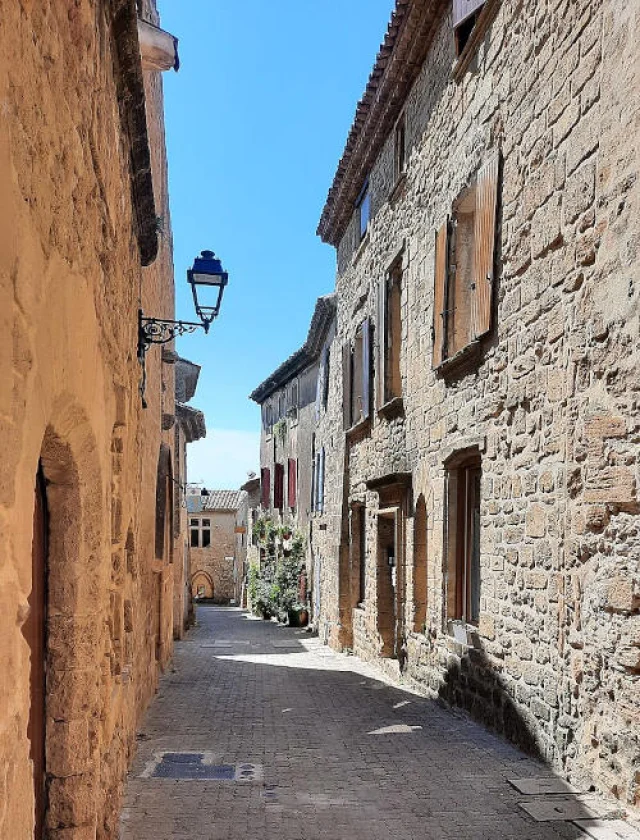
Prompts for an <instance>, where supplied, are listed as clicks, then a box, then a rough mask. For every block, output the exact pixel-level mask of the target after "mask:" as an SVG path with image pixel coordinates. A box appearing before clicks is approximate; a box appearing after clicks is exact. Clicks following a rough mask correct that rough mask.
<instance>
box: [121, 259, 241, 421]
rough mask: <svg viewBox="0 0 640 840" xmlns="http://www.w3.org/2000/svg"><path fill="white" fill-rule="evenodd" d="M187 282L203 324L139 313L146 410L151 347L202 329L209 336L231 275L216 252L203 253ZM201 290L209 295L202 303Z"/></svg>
mask: <svg viewBox="0 0 640 840" xmlns="http://www.w3.org/2000/svg"><path fill="white" fill-rule="evenodd" d="M187 280H188V281H189V284H190V286H191V291H192V293H193V303H194V306H195V309H196V315H197V316H198V318H200V323H195V322H194V321H172V320H170V319H167V318H147V317H146V316H145V314H144V312H143V311H142V309H138V361H139V362H140V364H141V365H142V380H141V382H140V396H141V398H142V407H143V408H146V407H147V403H146V400H145V398H144V393H145V389H146V384H147V371H146V364H145V357H146V354H147V351H148V350H149V348H150V347H151V345H152V344H167V342H169V341H173V339H174V338H175V337H176V336H178V335H184V334H185V333H193V332H195V331H196V330H197V329H199V328H200V327H202V328H203V329H204V331H205V333H208V332H209V327H210V326H211V324H212V322H213V320H214V319H215V318H217V317H218V315H219V313H220V304H221V303H222V294H223V292H224V288H225V286H226V285H227V283H228V282H229V275H228V273H227V272H226V271H225V270H224V269H223V267H222V263H221V262H220V260H219V259H218V258H217V257H216V255H215V254H214V253H213V251H203V252H202V254H201V255H200V256H199V257H196V258H195V260H194V261H193V266H192V267H191V268H190V269H188V271H187ZM198 289H201V294H203V297H204V296H205V295H206V297H204V301H203V302H202V303H201V302H200V301H199V300H198ZM205 290H206V292H205Z"/></svg>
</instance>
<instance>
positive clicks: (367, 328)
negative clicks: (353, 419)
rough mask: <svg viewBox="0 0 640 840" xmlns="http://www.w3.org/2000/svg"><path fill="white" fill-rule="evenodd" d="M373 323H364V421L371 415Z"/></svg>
mask: <svg viewBox="0 0 640 840" xmlns="http://www.w3.org/2000/svg"><path fill="white" fill-rule="evenodd" d="M371 361H372V359H371V321H370V320H369V318H365V319H364V321H363V322H362V419H363V420H365V419H366V418H367V417H368V416H369V415H370V414H371Z"/></svg>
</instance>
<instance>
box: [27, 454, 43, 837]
mask: <svg viewBox="0 0 640 840" xmlns="http://www.w3.org/2000/svg"><path fill="white" fill-rule="evenodd" d="M34 496H35V498H34V507H33V543H32V549H31V594H30V595H29V615H28V617H27V620H26V621H25V623H24V625H23V629H22V632H23V634H24V637H25V639H26V640H27V642H28V644H29V649H30V651H31V669H30V677H29V685H30V688H29V690H30V695H31V696H30V707H29V723H28V725H27V738H28V739H29V757H30V759H31V763H32V768H33V794H34V801H35V814H34V821H35V828H34V834H33V836H34V838H35V840H41V838H42V837H43V832H44V817H45V809H46V784H45V781H46V766H45V734H46V730H45V714H46V708H45V706H46V653H47V651H46V646H47V639H46V633H47V543H48V530H49V525H48V511H47V493H46V485H45V479H44V474H43V472H42V467H41V466H39V467H38V473H37V476H36V485H35V493H34Z"/></svg>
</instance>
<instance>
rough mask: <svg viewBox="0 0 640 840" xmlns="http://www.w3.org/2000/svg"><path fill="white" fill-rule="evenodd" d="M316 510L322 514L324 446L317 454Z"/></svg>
mask: <svg viewBox="0 0 640 840" xmlns="http://www.w3.org/2000/svg"><path fill="white" fill-rule="evenodd" d="M318 510H319V511H320V513H324V446H323V447H322V449H321V450H320V452H319V453H318Z"/></svg>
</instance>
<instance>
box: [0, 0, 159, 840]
mask: <svg viewBox="0 0 640 840" xmlns="http://www.w3.org/2000/svg"><path fill="white" fill-rule="evenodd" d="M109 14H110V7H109V4H105V3H98V2H90V0H81V2H78V3H75V4H74V5H73V8H72V9H70V8H69V4H68V3H65V2H62V1H61V0H50V2H44V3H32V2H27V0H24V2H23V1H22V0H21V2H18V3H15V2H4V0H2V2H0V42H1V43H2V45H3V49H2V51H1V55H0V321H1V329H0V336H1V337H0V344H1V347H0V365H1V367H2V374H3V375H2V377H0V427H1V428H2V436H1V439H2V462H3V466H2V471H1V473H0V534H1V535H2V536H1V539H2V551H1V552H0V554H1V557H2V559H1V560H0V613H1V614H2V616H3V619H2V632H1V637H2V644H1V647H0V658H1V664H0V667H1V671H2V673H3V674H5V675H6V674H11V681H10V683H9V682H6V681H5V683H4V685H3V688H2V689H0V754H1V755H2V762H1V764H2V770H1V771H0V836H2V837H12V838H13V837H15V838H27V837H32V836H33V813H34V799H33V778H32V768H31V763H30V759H29V741H28V738H27V726H28V720H29V708H30V694H29V691H30V687H29V681H30V652H29V648H28V646H27V643H26V641H25V638H24V637H23V635H22V628H23V625H24V622H25V620H26V618H27V615H28V609H29V608H28V603H27V601H28V597H29V594H30V592H31V589H32V580H31V548H32V533H33V532H32V527H33V526H32V511H33V507H34V482H35V476H36V472H37V469H38V463H39V460H40V461H41V462H42V465H43V470H44V474H45V477H46V479H47V482H48V484H47V501H48V506H49V516H50V519H49V558H48V619H47V631H48V649H47V653H46V656H47V682H46V691H47V698H46V770H47V774H48V775H47V789H48V801H49V807H48V813H47V826H48V835H47V836H49V837H51V838H58V837H59V838H63V837H64V838H65V840H67V838H69V839H72V838H73V840H81V838H82V840H86V838H94V837H96V838H114V837H116V835H117V829H116V824H117V816H118V809H119V802H120V794H121V789H122V781H123V776H124V773H125V772H126V768H127V765H128V761H129V758H130V756H131V752H132V750H133V749H134V747H135V729H136V724H137V722H138V721H139V719H140V715H141V713H142V711H143V710H144V708H145V707H146V704H147V703H148V700H149V698H150V697H151V695H152V694H153V691H154V687H155V684H156V680H157V674H158V668H159V666H160V665H161V664H162V663H164V662H166V660H167V658H168V656H169V655H170V647H171V627H172V618H171V591H170V590H171V574H170V571H168V570H169V568H170V567H169V563H168V560H169V558H168V557H165V558H164V559H163V560H160V561H158V560H156V558H155V556H154V552H153V546H154V545H155V529H156V476H157V469H156V467H157V464H158V461H159V454H160V445H161V443H162V441H163V437H162V434H161V422H160V415H161V403H160V397H159V392H160V390H161V386H164V388H165V391H164V398H165V399H169V398H170V399H171V400H172V399H173V394H172V387H173V385H172V381H171V374H170V372H169V373H168V372H166V371H164V372H162V371H161V367H162V365H161V362H160V358H159V356H158V355H157V354H155V353H153V352H152V353H150V354H149V357H148V371H149V383H148V386H147V395H148V399H149V403H150V409H149V411H147V412H143V411H142V409H141V405H140V399H139V395H138V390H137V388H138V383H139V378H140V368H139V366H138V363H137V361H136V341H137V309H138V305H139V300H140V297H141V298H142V300H143V305H144V307H145V309H147V308H149V309H150V310H151V309H155V311H154V312H153V314H165V315H169V316H171V313H172V312H173V290H172V285H173V279H172V272H171V241H170V236H169V237H166V238H165V239H164V240H163V241H162V243H161V251H160V254H159V257H158V262H157V263H156V267H154V268H149V269H145V270H142V269H141V268H140V254H139V251H138V245H137V242H136V237H135V230H136V224H135V219H134V208H133V204H132V183H131V175H130V149H129V146H128V142H129V141H128V139H127V137H126V134H125V133H124V132H123V121H122V120H121V112H120V107H122V108H123V109H126V107H127V103H125V102H122V103H121V106H119V104H118V100H117V93H116V91H117V79H116V72H117V66H118V62H117V61H116V59H115V49H114V43H113V39H112V32H111V28H110V23H109V20H108V15H109ZM133 25H134V26H135V22H134V23H133ZM147 93H148V95H149V101H148V102H147V115H148V120H149V130H150V142H151V144H152V146H153V148H152V151H153V174H154V177H155V178H156V181H155V183H154V186H155V188H156V192H157V194H156V202H157V207H158V208H162V207H164V206H165V203H166V182H165V181H164V163H163V160H164V158H163V156H164V144H163V143H164V141H163V137H162V131H161V129H160V127H159V122H160V121H161V120H162V109H161V89H160V88H159V86H158V85H157V84H155V83H152V82H151V81H150V80H147ZM158 212H159V213H160V212H161V210H160V209H159V210H158ZM163 379H164V382H162V380H163ZM169 437H170V436H168V435H165V438H169ZM165 443H167V444H170V439H166V440H165ZM161 602H162V610H160V609H159V604H160V603H161ZM43 679H44V677H43Z"/></svg>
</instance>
